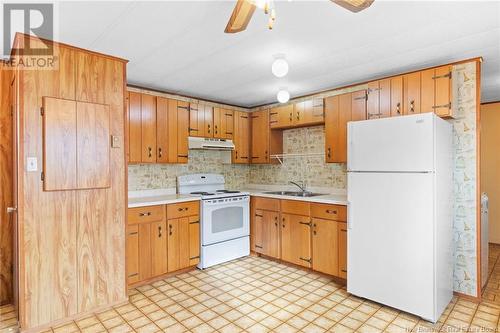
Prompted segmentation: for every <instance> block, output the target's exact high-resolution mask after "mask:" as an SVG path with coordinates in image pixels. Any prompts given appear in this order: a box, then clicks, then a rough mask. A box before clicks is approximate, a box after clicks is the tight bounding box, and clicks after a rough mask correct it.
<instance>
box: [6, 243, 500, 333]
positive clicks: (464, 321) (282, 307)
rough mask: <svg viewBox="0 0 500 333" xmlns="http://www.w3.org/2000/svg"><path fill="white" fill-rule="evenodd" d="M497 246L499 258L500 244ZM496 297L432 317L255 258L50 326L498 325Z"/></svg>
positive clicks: (320, 328) (456, 303) (459, 303)
mask: <svg viewBox="0 0 500 333" xmlns="http://www.w3.org/2000/svg"><path fill="white" fill-rule="evenodd" d="M495 251H497V252H495ZM494 253H496V255H497V258H498V254H500V246H499V247H498V248H495V249H493V251H491V255H492V256H494ZM492 260H493V259H492ZM494 261H495V262H496V261H497V260H496V259H495V260H494ZM491 272H492V274H493V275H492V279H491V282H490V283H492V285H491V286H490V284H488V288H486V291H485V293H491V294H492V295H493V294H494V295H495V296H496V294H495V293H494V291H493V289H494V288H493V287H494V286H496V287H498V281H500V267H499V268H497V267H492V269H491ZM496 274H498V275H499V278H498V279H497V277H496ZM493 281H496V282H493ZM495 290H496V289H495ZM488 295H489V294H488ZM499 295H500V292H499ZM488 297H489V296H488ZM495 301H496V299H492V300H490V299H489V300H488V301H486V300H485V301H483V302H482V303H480V304H477V303H473V302H470V301H468V300H466V299H462V298H457V297H454V298H453V300H452V302H451V303H450V304H449V306H448V308H447V309H446V311H445V313H444V314H443V315H442V316H441V318H440V319H439V321H438V323H436V324H431V323H428V322H425V321H423V320H421V319H420V318H418V317H415V316H413V315H410V314H407V313H404V312H401V311H398V310H395V309H392V308H388V307H385V306H381V305H379V304H377V303H374V302H371V301H368V300H364V299H360V298H357V297H354V296H352V295H349V294H348V293H347V292H346V290H345V287H344V286H342V285H339V284H336V283H335V282H333V281H332V280H331V279H329V278H326V277H324V276H321V275H318V274H315V273H311V272H306V271H303V270H300V269H296V268H292V267H289V266H286V265H282V264H279V263H276V262H273V261H269V260H266V259H263V258H258V257H247V258H243V259H240V260H236V261H232V262H230V263H226V264H223V265H219V266H216V267H213V268H210V269H207V270H205V271H200V270H194V271H192V272H189V273H185V274H181V275H178V276H176V277H170V278H167V279H165V280H162V281H159V282H156V283H153V284H151V285H147V286H143V287H140V288H137V289H134V290H131V292H130V298H129V303H128V304H126V305H122V306H119V307H115V308H110V309H109V310H107V311H104V312H100V313H95V314H94V315H92V316H89V317H87V318H84V319H82V320H78V321H74V322H71V323H69V324H66V325H64V326H60V327H54V328H52V329H50V330H48V331H46V332H53V333H62V332H66V333H71V332H86V333H89V332H120V333H121V332H287V333H288V332H318V333H320V332H465V331H469V332H493V331H496V330H497V328H498V327H499V326H498V325H499V316H500V301H499V302H495ZM15 320H16V319H15V313H14V310H13V308H12V307H11V306H10V307H9V306H4V307H1V308H0V322H1V324H0V332H1V333H4V332H13V331H14V332H15V331H16V329H15V326H14V324H15ZM9 330H10V331H9Z"/></svg>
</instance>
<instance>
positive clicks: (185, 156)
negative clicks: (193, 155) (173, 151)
mask: <svg viewBox="0 0 500 333" xmlns="http://www.w3.org/2000/svg"><path fill="white" fill-rule="evenodd" d="M177 157H184V158H188V156H187V155H177Z"/></svg>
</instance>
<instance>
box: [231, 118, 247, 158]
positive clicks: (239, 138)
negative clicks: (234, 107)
mask: <svg viewBox="0 0 500 333" xmlns="http://www.w3.org/2000/svg"><path fill="white" fill-rule="evenodd" d="M234 116H235V129H234V145H235V150H234V151H233V163H239V164H246V163H248V162H249V159H250V154H249V150H250V141H249V134H250V133H249V132H250V121H249V120H250V118H249V114H248V113H247V112H242V111H235V112H234Z"/></svg>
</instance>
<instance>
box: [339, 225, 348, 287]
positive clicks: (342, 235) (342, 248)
mask: <svg viewBox="0 0 500 333" xmlns="http://www.w3.org/2000/svg"><path fill="white" fill-rule="evenodd" d="M337 228H338V246H339V248H338V252H339V274H338V276H340V277H341V278H344V279H346V278H347V223H344V222H337Z"/></svg>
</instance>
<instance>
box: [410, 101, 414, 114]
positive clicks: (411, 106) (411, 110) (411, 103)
mask: <svg viewBox="0 0 500 333" xmlns="http://www.w3.org/2000/svg"><path fill="white" fill-rule="evenodd" d="M410 112H415V101H411V102H410Z"/></svg>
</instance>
